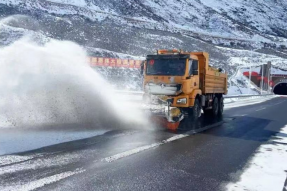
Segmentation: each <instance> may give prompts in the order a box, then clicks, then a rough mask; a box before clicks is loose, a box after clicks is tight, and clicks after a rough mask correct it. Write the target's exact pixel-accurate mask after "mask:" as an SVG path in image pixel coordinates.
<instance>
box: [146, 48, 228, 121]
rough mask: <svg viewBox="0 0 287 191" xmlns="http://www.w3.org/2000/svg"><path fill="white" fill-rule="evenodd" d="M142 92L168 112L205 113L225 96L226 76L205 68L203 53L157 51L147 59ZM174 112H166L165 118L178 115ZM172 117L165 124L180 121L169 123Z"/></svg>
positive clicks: (208, 67) (206, 55)
mask: <svg viewBox="0 0 287 191" xmlns="http://www.w3.org/2000/svg"><path fill="white" fill-rule="evenodd" d="M144 91H145V94H146V95H155V96H158V97H159V99H161V100H163V101H167V102H168V103H167V105H168V107H169V110H170V108H172V109H174V108H176V109H178V110H180V113H181V114H182V115H183V114H185V115H186V113H190V112H189V110H190V109H191V110H192V109H193V110H194V107H196V109H197V110H199V109H200V110H201V109H204V110H206V111H207V110H210V109H212V104H213V102H214V104H213V105H215V106H213V108H215V107H219V106H217V105H216V104H218V102H219V101H220V102H221V101H222V99H223V94H226V93H227V75H226V74H225V73H222V72H221V69H216V68H213V67H211V66H209V55H208V53H206V52H182V51H177V50H171V51H168V50H159V51H158V54H156V55H148V56H147V59H146V62H145V66H144ZM222 104H223V103H222ZM197 105H199V106H197ZM197 107H199V108H197ZM222 107H223V106H222ZM219 109H221V108H219ZM178 110H176V111H177V112H169V111H168V114H167V115H170V114H171V113H178ZM174 111H175V109H174ZM196 115H197V114H196ZM198 115H199V114H198ZM173 117H174V116H167V119H168V121H170V122H176V123H177V122H178V121H177V119H180V118H182V117H178V116H177V117H176V118H174V119H176V120H173Z"/></svg>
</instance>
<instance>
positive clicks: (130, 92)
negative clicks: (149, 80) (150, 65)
mask: <svg viewBox="0 0 287 191" xmlns="http://www.w3.org/2000/svg"><path fill="white" fill-rule="evenodd" d="M115 93H117V94H123V95H138V96H140V95H143V94H144V92H142V91H121V90H117V91H115ZM272 95H274V94H262V95H254V94H252V95H251V94H250V95H246V94H245V95H227V96H224V98H226V99H232V98H251V97H266V96H272Z"/></svg>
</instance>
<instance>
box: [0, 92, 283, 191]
mask: <svg viewBox="0 0 287 191" xmlns="http://www.w3.org/2000/svg"><path fill="white" fill-rule="evenodd" d="M246 103H247V104H248V103H249V102H248V101H246ZM226 107H227V108H226V111H225V114H224V116H223V118H222V119H217V120H213V121H212V120H210V119H207V118H205V116H202V119H201V120H200V121H199V122H198V124H196V125H195V126H193V127H192V128H193V129H191V131H187V132H179V133H172V132H169V131H166V130H163V129H156V130H150V129H136V128H135V129H119V130H112V131H109V132H107V133H105V134H103V135H99V136H95V137H92V138H88V139H84V140H78V141H73V142H68V143H61V144H58V145H53V146H49V147H45V148H41V149H38V150H33V151H28V152H24V153H20V154H18V158H16V159H15V160H12V162H11V161H10V162H9V160H8V162H2V165H1V166H0V188H1V190H33V189H36V190H69V191H73V190H81V191H90V190H204V191H205V190H206V191H207V190H211V191H214V190H225V189H226V185H227V184H228V183H230V182H237V181H239V179H240V175H241V174H242V173H243V171H244V167H245V166H246V165H247V164H248V162H249V161H250V159H251V158H252V156H253V155H254V154H255V153H256V151H257V149H258V148H259V147H260V146H261V145H264V144H265V143H267V142H270V140H272V139H273V136H274V135H276V133H278V132H279V131H280V129H281V128H282V127H284V126H285V125H286V124H287V117H286V113H287V98H285V97H276V98H273V99H269V100H266V101H264V102H260V103H256V102H255V103H254V101H253V102H252V101H251V102H250V105H246V106H240V105H237V106H236V103H234V104H232V103H231V104H227V105H226ZM203 121H204V122H203ZM207 128H208V129H207ZM202 129H207V130H205V131H201V130H202ZM194 131H198V133H196V134H193V132H194ZM285 136H286V135H285ZM274 144H275V143H274ZM3 157H5V156H2V159H3ZM286 170H287V169H286ZM258 178H260V177H258ZM280 187H281V188H282V189H281V190H283V187H284V182H282V185H280Z"/></svg>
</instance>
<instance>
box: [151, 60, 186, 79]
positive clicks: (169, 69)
mask: <svg viewBox="0 0 287 191" xmlns="http://www.w3.org/2000/svg"><path fill="white" fill-rule="evenodd" d="M185 67H186V59H149V60H147V66H146V74H147V75H162V76H183V75H184V74H185Z"/></svg>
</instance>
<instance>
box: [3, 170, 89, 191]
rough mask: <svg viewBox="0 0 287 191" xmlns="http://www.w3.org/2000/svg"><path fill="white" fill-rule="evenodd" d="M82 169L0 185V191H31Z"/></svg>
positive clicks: (80, 171) (77, 172)
mask: <svg viewBox="0 0 287 191" xmlns="http://www.w3.org/2000/svg"><path fill="white" fill-rule="evenodd" d="M84 171H85V170H81V169H78V170H76V171H68V172H63V173H60V174H56V175H53V176H49V177H45V178H42V179H39V180H35V181H31V182H29V183H27V184H17V185H9V186H7V187H5V186H0V190H1V191H10V190H21V191H31V190H35V189H37V188H41V187H43V186H45V185H47V184H52V183H55V182H58V181H60V180H63V179H65V178H68V177H70V176H72V175H75V174H79V173H82V172H84Z"/></svg>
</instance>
